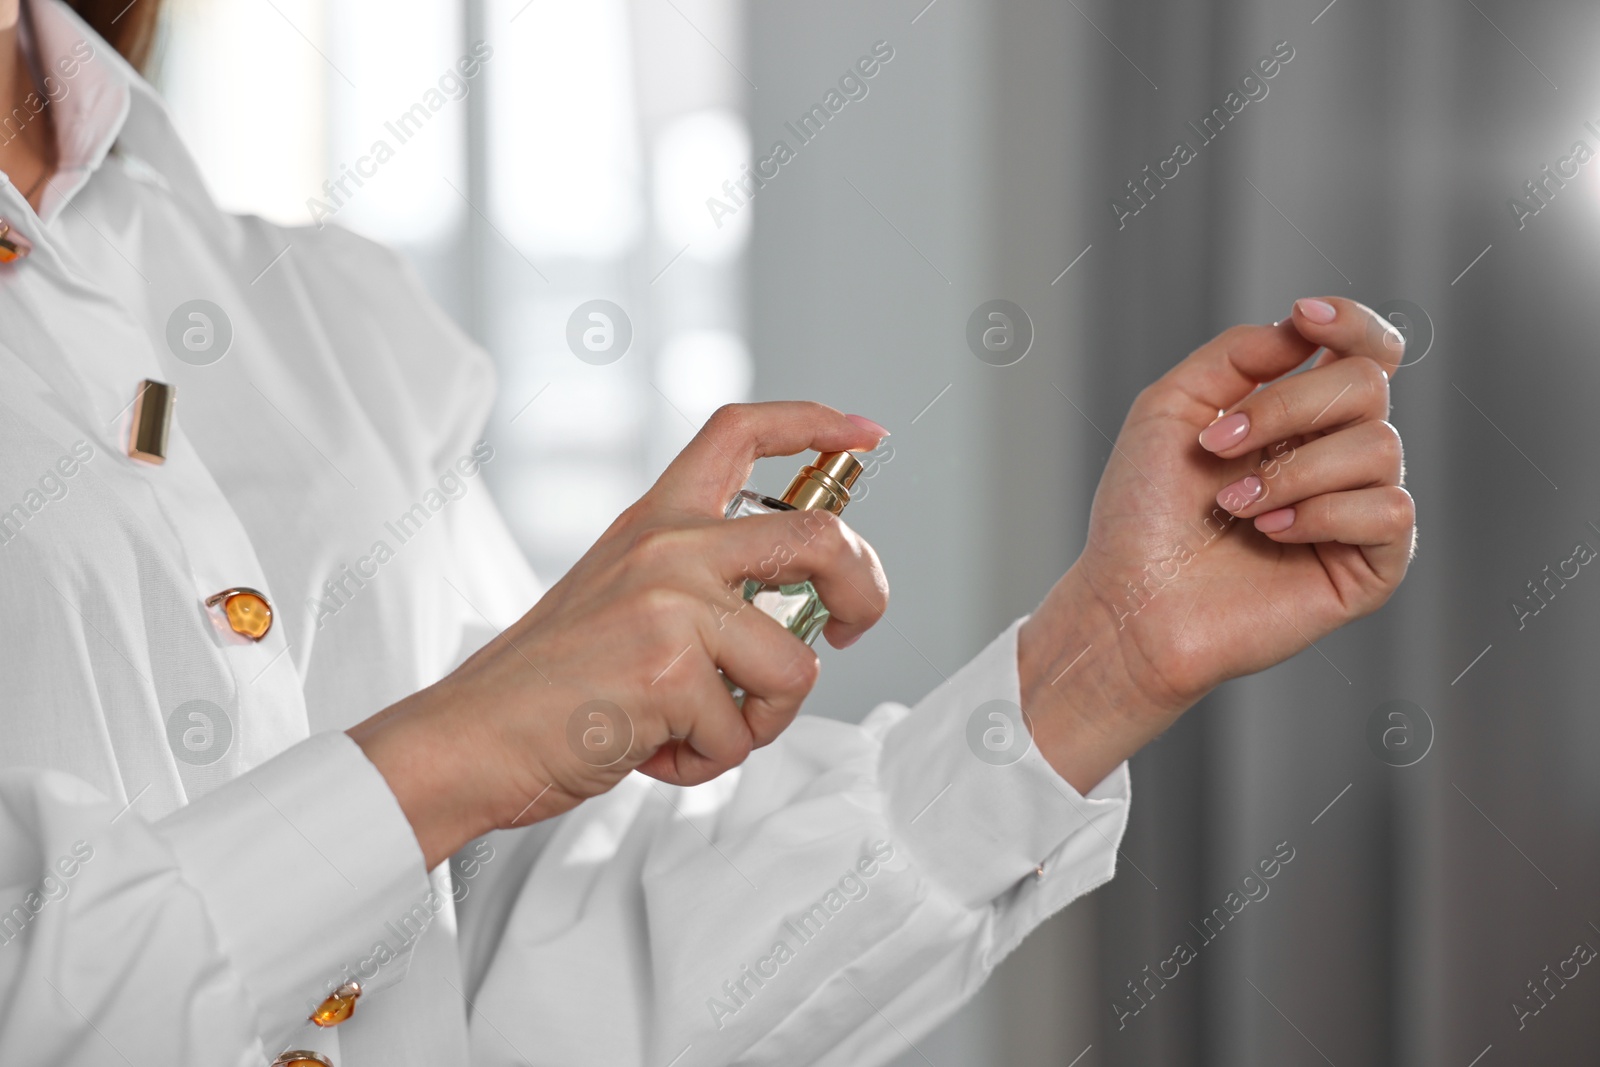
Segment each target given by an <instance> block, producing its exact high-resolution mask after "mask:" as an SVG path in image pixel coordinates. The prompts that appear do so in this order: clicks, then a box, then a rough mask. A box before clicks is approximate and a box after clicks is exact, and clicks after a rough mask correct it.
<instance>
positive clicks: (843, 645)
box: [834, 630, 867, 650]
mask: <svg viewBox="0 0 1600 1067" xmlns="http://www.w3.org/2000/svg"><path fill="white" fill-rule="evenodd" d="M865 636H867V634H866V631H865V630H863V631H862V632H861V633H858V634H856V635H855V636H854V637H847V638H845V639H844V641H843V642H842V643H841V644H838V645H835V646H834V647H835V648H838V649H841V650H843V649H846V648H849V647H850V646H851V645H853V644H855V643H856V642H857V641H859V640H861V639H862V638H863V637H865Z"/></svg>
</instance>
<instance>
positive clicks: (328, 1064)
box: [272, 1049, 333, 1067]
mask: <svg viewBox="0 0 1600 1067" xmlns="http://www.w3.org/2000/svg"><path fill="white" fill-rule="evenodd" d="M272 1067H333V1061H332V1060H330V1059H328V1057H326V1056H324V1055H323V1054H322V1053H320V1052H310V1051H308V1050H306V1049H295V1050H294V1051H292V1052H285V1053H283V1054H282V1055H281V1056H279V1057H278V1058H277V1059H275V1060H273V1061H272Z"/></svg>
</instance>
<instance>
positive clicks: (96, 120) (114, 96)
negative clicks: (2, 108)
mask: <svg viewBox="0 0 1600 1067" xmlns="http://www.w3.org/2000/svg"><path fill="white" fill-rule="evenodd" d="M29 10H30V14H31V16H32V17H31V23H32V24H31V26H29V29H30V30H31V31H32V32H31V35H30V36H31V40H28V41H27V42H26V44H27V46H28V47H29V48H31V50H32V52H33V57H34V62H35V64H36V68H37V70H38V72H39V74H40V76H41V77H42V78H43V79H44V86H43V88H44V95H45V96H46V98H47V99H49V100H50V108H51V110H52V111H53V112H54V114H53V115H52V118H53V120H54V123H55V133H56V154H57V161H56V173H55V175H54V176H53V177H52V178H51V179H50V182H49V185H48V186H47V187H46V190H45V194H44V196H43V198H42V200H41V209H40V216H41V218H42V219H43V220H44V222H45V223H46V224H48V223H50V222H52V221H53V220H54V219H55V218H56V217H57V216H58V215H60V213H61V211H62V210H63V209H64V208H65V207H66V205H67V203H68V201H70V200H71V199H72V197H73V195H74V194H76V193H77V192H78V191H79V190H80V189H82V188H83V186H84V185H85V184H86V183H87V182H88V181H89V178H90V176H91V175H93V174H94V172H95V169H96V168H98V167H99V166H100V164H101V163H102V162H104V161H105V158H106V155H107V153H109V152H110V151H111V146H112V145H113V144H115V143H116V141H117V137H118V135H119V134H120V133H121V132H122V128H123V125H124V124H125V123H126V122H127V119H128V112H129V109H130V106H131V103H132V96H133V92H132V87H133V85H134V84H135V83H138V82H140V81H141V79H140V78H139V76H138V75H137V74H135V73H134V71H133V68H132V67H130V66H128V64H127V63H126V62H125V61H124V60H123V58H122V57H121V56H120V55H118V54H117V52H116V50H115V49H114V48H112V47H111V46H110V45H108V44H107V43H106V42H105V41H104V40H103V39H102V38H101V37H100V36H99V35H98V34H96V33H95V32H94V31H93V30H91V29H90V28H89V27H88V26H87V25H86V24H85V23H84V22H83V20H82V19H80V18H79V17H78V15H77V14H76V13H75V12H74V11H72V10H71V9H70V8H68V7H67V5H66V4H64V3H61V2H60V0H30V2H29ZM28 21H29V20H24V24H25V25H26V24H27V22H28Z"/></svg>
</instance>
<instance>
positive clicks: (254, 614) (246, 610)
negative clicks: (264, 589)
mask: <svg viewBox="0 0 1600 1067" xmlns="http://www.w3.org/2000/svg"><path fill="white" fill-rule="evenodd" d="M218 606H220V607H221V608H222V612H223V614H224V615H226V616H227V618H228V628H229V629H231V630H232V631H233V632H234V633H236V634H238V635H240V636H241V637H248V638H250V640H252V641H259V640H261V639H262V638H263V637H265V636H267V631H268V630H270V629H272V605H271V604H268V603H267V598H266V597H264V596H262V595H261V594H260V593H258V592H256V591H255V590H254V589H224V590H223V591H222V592H220V593H216V594H214V595H212V596H209V597H207V598H206V607H208V608H215V607H218Z"/></svg>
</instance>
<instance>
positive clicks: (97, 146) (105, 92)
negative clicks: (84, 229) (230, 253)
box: [0, 0, 212, 258]
mask: <svg viewBox="0 0 1600 1067" xmlns="http://www.w3.org/2000/svg"><path fill="white" fill-rule="evenodd" d="M23 2H24V3H25V4H26V5H27V6H28V9H29V14H30V16H31V18H30V19H24V38H23V44H24V47H26V48H28V49H29V50H30V53H31V54H32V55H33V56H34V57H35V58H36V62H37V65H38V70H39V73H40V74H41V75H43V76H44V77H45V78H46V79H47V82H46V85H45V90H46V94H47V95H48V96H50V98H51V100H52V103H51V104H50V107H51V108H52V109H53V110H54V112H55V114H54V116H53V119H54V122H55V133H56V144H57V154H58V157H59V158H58V160H57V172H56V174H55V175H54V176H53V177H52V178H51V179H50V182H49V185H48V186H47V188H46V190H45V195H44V197H43V198H42V200H41V202H40V208H41V210H40V211H39V213H38V215H37V216H35V215H34V212H33V209H32V207H31V206H30V205H29V204H28V203H27V201H26V200H24V199H23V196H22V193H21V191H20V190H18V189H17V188H16V187H15V186H14V185H12V184H11V183H10V182H9V181H5V182H3V183H0V218H4V219H7V220H9V221H10V222H11V223H12V224H13V225H15V226H16V227H17V229H18V231H19V232H20V233H21V234H22V235H23V236H24V237H26V238H29V239H30V240H31V241H32V243H33V245H34V248H35V252H36V253H39V252H42V253H45V255H46V257H47V258H53V256H52V255H51V253H52V250H51V249H50V248H49V247H48V246H49V245H50V244H51V235H50V230H51V228H52V225H51V224H52V223H53V222H54V221H55V220H56V219H57V218H59V217H60V215H61V213H62V212H63V211H64V210H65V209H66V208H67V206H68V205H69V204H70V203H71V201H72V199H73V197H74V196H76V195H77V194H78V193H79V192H80V191H82V189H83V187H84V186H85V185H87V184H88V182H89V179H90V178H91V177H93V175H94V173H95V171H97V170H98V169H99V168H100V167H101V166H102V165H103V164H104V163H105V160H106V157H107V156H108V155H109V154H110V153H111V152H112V150H113V148H115V149H116V151H117V152H118V154H120V155H126V156H131V157H133V158H135V159H137V160H139V161H140V162H141V163H142V164H144V165H145V167H146V168H147V169H148V170H149V171H153V172H154V173H155V174H157V175H159V176H160V178H161V179H162V180H163V183H164V184H165V185H166V187H167V188H169V189H171V190H172V192H173V193H174V194H175V195H176V196H177V197H178V198H180V199H181V200H183V201H184V202H186V203H188V204H190V205H191V206H194V207H199V206H201V205H207V206H209V205H211V204H212V200H211V196H210V192H209V190H208V189H207V188H206V185H205V182H204V180H203V178H202V177H201V175H200V171H199V168H198V167H197V166H196V165H195V163H194V160H193V158H191V157H190V155H189V152H188V149H187V148H186V147H185V146H184V144H183V141H182V138H181V137H179V136H178V132H177V130H176V129H175V128H174V127H173V125H172V120H171V118H170V117H169V116H168V114H167V109H166V104H165V103H164V102H163V101H162V100H161V97H160V95H159V94H157V92H156V91H155V89H154V88H153V87H152V86H151V85H150V84H149V83H148V82H146V81H145V80H144V78H143V77H141V76H140V74H139V72H138V71H136V70H134V68H133V67H132V66H131V65H129V64H128V62H127V61H126V60H125V59H123V58H122V56H121V55H120V54H119V53H118V52H117V50H116V49H115V48H113V47H111V45H109V44H107V43H106V41H105V40H104V39H103V38H102V37H101V36H100V35H99V34H97V33H96V32H95V31H94V30H92V29H90V28H89V26H88V24H86V23H85V22H84V21H83V20H82V19H81V18H79V17H78V14H77V13H76V12H75V11H73V10H72V9H71V8H70V7H69V6H68V5H67V4H66V3H63V2H62V0H23ZM29 22H31V34H30V33H29V32H28V29H29V27H28V23H29Z"/></svg>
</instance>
